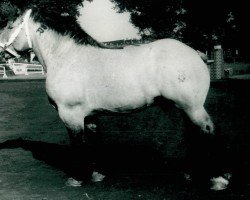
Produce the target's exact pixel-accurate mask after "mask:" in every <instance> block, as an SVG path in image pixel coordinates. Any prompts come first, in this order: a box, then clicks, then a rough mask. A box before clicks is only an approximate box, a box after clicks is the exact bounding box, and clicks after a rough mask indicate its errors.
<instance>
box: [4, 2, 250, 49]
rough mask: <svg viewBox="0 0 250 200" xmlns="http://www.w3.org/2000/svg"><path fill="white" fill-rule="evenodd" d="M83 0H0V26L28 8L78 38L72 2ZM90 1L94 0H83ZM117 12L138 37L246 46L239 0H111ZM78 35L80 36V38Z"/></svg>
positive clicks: (206, 46)
mask: <svg viewBox="0 0 250 200" xmlns="http://www.w3.org/2000/svg"><path fill="white" fill-rule="evenodd" d="M82 1H83V0H71V1H69V0H1V3H0V26H4V24H5V23H6V22H7V21H8V20H10V19H14V18H15V17H17V16H18V15H19V14H20V11H22V10H24V9H27V8H32V9H33V10H35V11H36V13H37V15H35V16H34V17H35V19H36V20H37V21H39V22H41V23H44V24H46V25H47V26H48V27H50V28H53V29H54V30H56V31H57V32H59V33H61V34H63V33H65V30H66V29H68V30H69V31H68V33H69V34H70V35H71V36H72V37H75V38H76V39H77V40H78V41H84V40H85V39H86V37H87V36H86V35H85V34H84V32H83V31H82V30H81V28H80V27H79V25H78V24H77V23H76V18H77V16H78V15H79V13H78V10H77V6H79V5H81V4H82ZM85 1H87V0H85ZM89 1H95V0H89ZM111 1H113V2H114V3H115V4H116V8H117V11H119V12H123V11H129V12H131V22H132V23H133V24H134V25H135V26H137V27H139V28H140V30H141V35H142V36H143V38H152V39H159V38H167V37H171V38H177V39H179V40H182V41H184V42H185V43H187V44H189V45H191V46H192V47H194V48H198V49H201V50H207V49H209V48H212V47H213V45H215V44H218V43H220V44H222V45H223V46H224V47H227V48H239V49H243V50H244V51H245V52H247V51H248V47H249V45H250V37H249V33H250V31H249V28H248V23H249V22H248V21H247V20H248V5H247V3H246V2H245V3H244V2H239V1H227V0H221V1H220V2H218V1H217V0H210V1H205V2H204V1H195V0H136V1H135V0H111ZM82 38H85V39H84V40H82Z"/></svg>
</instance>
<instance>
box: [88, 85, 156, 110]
mask: <svg viewBox="0 0 250 200" xmlns="http://www.w3.org/2000/svg"><path fill="white" fill-rule="evenodd" d="M95 91H96V90H95ZM98 91H99V92H98V93H95V95H90V102H91V104H92V105H93V108H94V109H95V110H106V111H110V112H121V113H123V112H132V111H133V110H137V109H140V108H142V107H145V106H148V105H151V104H152V103H153V101H154V98H155V97H156V96H158V95H159V93H158V92H157V90H156V89H155V88H153V86H152V85H151V86H145V85H144V86H141V85H137V84H132V83H130V84H128V83H127V84H123V85H119V84H113V85H110V86H108V85H107V87H104V88H102V89H100V90H98Z"/></svg>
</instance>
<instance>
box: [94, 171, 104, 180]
mask: <svg viewBox="0 0 250 200" xmlns="http://www.w3.org/2000/svg"><path fill="white" fill-rule="evenodd" d="M104 178H105V176H104V175H102V174H100V173H98V172H93V174H92V179H91V181H92V182H101V181H103V180H104Z"/></svg>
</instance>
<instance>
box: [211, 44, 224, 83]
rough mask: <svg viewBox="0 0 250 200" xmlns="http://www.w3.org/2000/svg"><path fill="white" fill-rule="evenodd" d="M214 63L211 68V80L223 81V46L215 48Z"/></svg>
mask: <svg viewBox="0 0 250 200" xmlns="http://www.w3.org/2000/svg"><path fill="white" fill-rule="evenodd" d="M213 57H214V63H213V65H212V66H211V70H210V73H211V79H221V78H223V77H224V67H223V64H224V59H223V49H222V47H221V45H216V46H214V52H213Z"/></svg>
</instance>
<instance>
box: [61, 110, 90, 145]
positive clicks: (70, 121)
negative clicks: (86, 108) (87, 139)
mask: <svg viewBox="0 0 250 200" xmlns="http://www.w3.org/2000/svg"><path fill="white" fill-rule="evenodd" d="M58 113H59V117H60V118H61V120H62V121H63V122H64V124H65V126H66V128H67V131H68V134H69V138H70V141H71V143H72V144H73V145H80V144H81V143H82V142H83V140H84V138H83V136H84V128H85V126H84V119H85V116H86V113H84V112H83V109H82V108H81V106H79V105H76V106H67V105H58Z"/></svg>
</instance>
